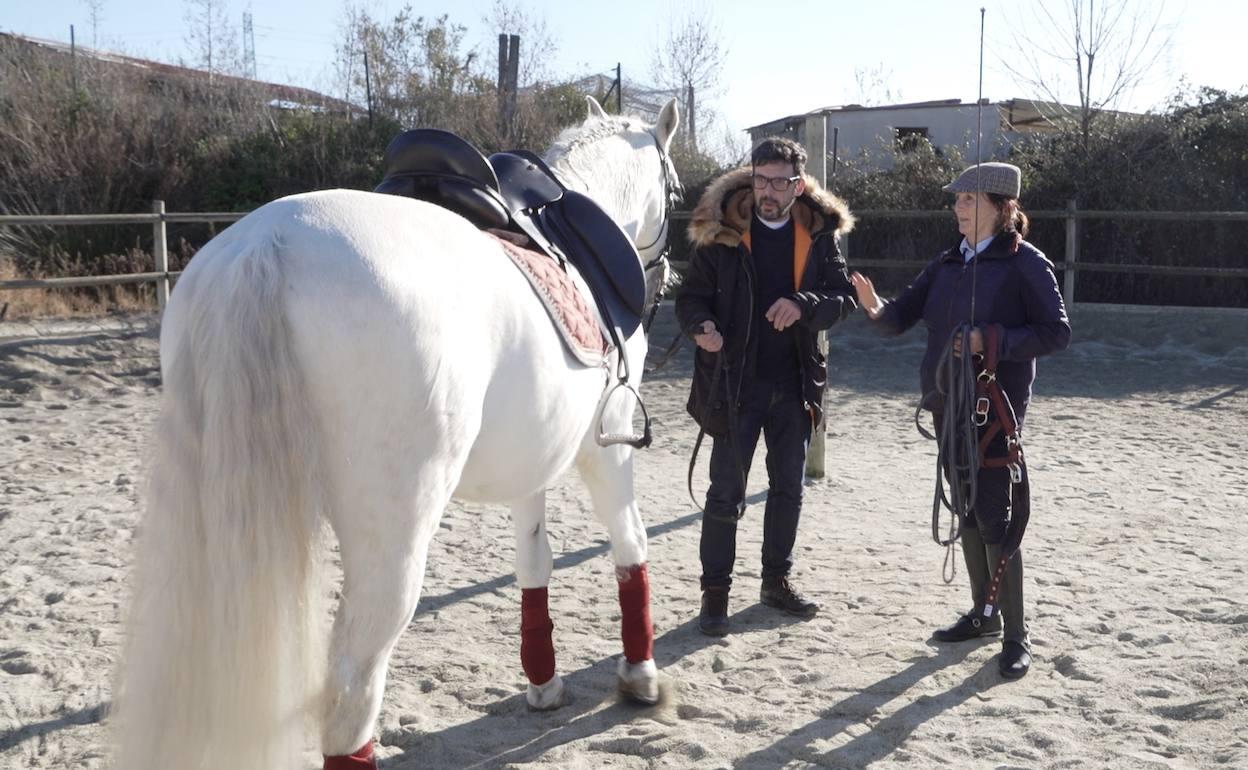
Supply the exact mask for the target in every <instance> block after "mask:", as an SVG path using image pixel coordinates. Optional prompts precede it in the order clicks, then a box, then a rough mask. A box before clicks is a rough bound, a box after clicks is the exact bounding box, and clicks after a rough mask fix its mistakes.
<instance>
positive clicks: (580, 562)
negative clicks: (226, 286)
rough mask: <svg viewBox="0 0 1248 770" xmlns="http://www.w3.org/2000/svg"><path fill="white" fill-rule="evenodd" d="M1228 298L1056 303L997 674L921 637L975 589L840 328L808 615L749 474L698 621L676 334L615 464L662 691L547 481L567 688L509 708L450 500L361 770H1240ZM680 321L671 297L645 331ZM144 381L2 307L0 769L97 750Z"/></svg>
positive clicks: (151, 358)
mask: <svg viewBox="0 0 1248 770" xmlns="http://www.w3.org/2000/svg"><path fill="white" fill-rule="evenodd" d="M1246 319H1248V315H1244V314H1242V313H1241V314H1234V313H1200V314H1185V313H1182V312H1177V311H1167V312H1164V313H1163V312H1160V311H1159V312H1150V313H1124V312H1100V311H1097V312H1093V311H1092V310H1091V309H1088V310H1086V311H1085V310H1082V309H1081V310H1080V313H1079V314H1078V315H1077V316H1076V319H1075V320H1076V329H1075V338H1076V341H1075V342H1074V344H1073V345H1072V347H1071V348H1070V350H1068V351H1067V352H1065V353H1063V354H1060V355H1058V356H1056V357H1053V358H1051V359H1046V360H1044V361H1042V363H1041V371H1040V377H1039V380H1038V383H1037V388H1036V393H1037V396H1036V399H1035V401H1034V403H1033V405H1032V407H1031V409H1030V411H1029V412H1028V425H1027V433H1026V442H1027V452H1028V461H1029V467H1030V469H1031V474H1032V489H1033V503H1032V519H1031V525H1030V528H1029V530H1028V534H1027V537H1026V540H1025V542H1024V548H1025V549H1026V555H1027V576H1026V591H1027V605H1028V610H1029V613H1030V622H1031V630H1032V638H1033V642H1034V645H1035V653H1036V660H1035V664H1034V666H1033V670H1032V672H1031V674H1030V675H1029V676H1028V677H1026V678H1025V679H1023V680H1022V681H1020V682H1016V683H1005V682H1003V681H1002V680H1001V679H1000V677H999V676H998V674H997V670H996V663H995V660H994V657H995V655H996V653H997V652H998V650H999V642H998V641H996V640H990V641H984V642H971V643H965V644H961V645H953V646H941V645H936V644H935V643H933V642H931V641H930V640H929V637H930V633H931V631H932V629H933V628H935V627H937V626H939V625H943V624H945V623H947V622H949V621H951V620H952V619H953V618H954V617H955V616H956V615H957V613H959V612H961V611H963V610H965V609H966V608H967V606H969V605H968V591H967V589H966V587H965V574H964V570H963V569H962V567H961V564H960V563H959V565H958V574H957V578H956V580H955V582H954V584H952V585H946V584H945V583H944V582H943V581H942V579H941V562H942V559H943V557H944V551H943V549H941V548H940V547H939V546H937V545H935V544H934V543H933V542H932V540H931V536H930V505H931V494H932V483H933V482H932V479H933V465H934V448H933V445H932V444H931V443H930V442H927V441H925V440H923V439H922V438H921V437H920V436H919V435H918V434H917V433H916V432H915V429H914V426H913V423H912V422H911V413H912V411H913V403H914V399H915V395H916V392H915V391H916V389H917V365H918V359H919V356H920V353H921V346H920V343H919V340H918V338H917V335H911V336H907V337H903V338H901V339H899V340H885V339H882V338H879V337H877V336H875V335H874V334H872V333H871V332H870V331H868V330H866V329H865V328H863V323H862V322H861V320H860V319H855V320H853V321H851V322H849V323H847V324H846V325H845V328H843V329H841V330H839V331H838V332H837V333H835V334H834V335H833V338H832V360H833V371H832V374H831V383H830V385H831V387H830V392H829V397H828V418H829V419H828V429H827V453H826V464H827V469H828V474H827V477H826V478H824V479H822V480H819V481H812V482H811V483H810V485H809V486H808V488H807V492H806V502H805V507H804V513H803V519H802V525H801V529H800V531H799V534H798V544H797V551H796V558H797V566H796V568H795V572H794V579H795V582H797V583H798V585H799V586H800V588H802V589H803V590H804V591H805V592H806V593H807V594H808V595H810V596H811V597H812V598H815V599H817V600H818V601H819V602H821V603H822V605H823V611H822V612H821V613H820V614H819V615H818V616H817V617H816V618H814V619H813V620H810V621H806V622H795V621H792V620H790V619H788V618H785V617H784V616H781V615H779V614H777V613H775V612H774V611H772V610H770V609H768V608H765V607H763V606H761V605H760V604H758V602H757V597H758V574H759V562H758V552H759V547H760V542H761V516H762V504H761V503H762V499H763V498H764V495H765V479H764V478H763V475H762V474H761V472H756V473H755V474H754V476H753V477H752V478H751V480H750V489H751V493H752V495H751V501H752V502H753V503H754V504H753V505H752V506H751V508H750V509H749V512H748V513H747V518H746V519H745V520H744V521H743V523H742V527H741V530H740V535H739V543H738V562H737V572H736V584H735V586H734V589H733V593H732V598H731V605H730V614H731V622H732V626H733V632H732V633H731V634H730V635H729V636H727V637H725V638H723V639H711V638H708V637H705V636H702V635H701V634H699V633H698V631H697V628H696V623H695V616H696V614H697V610H698V598H699V592H698V574H699V565H698V555H697V553H698V551H697V548H698V533H699V526H700V519H699V517H700V513H699V510H698V509H697V507H696V506H695V505H694V504H693V503H692V502H691V501H690V500H689V497H688V495H687V493H686V492H685V468H686V464H687V462H688V459H689V455H690V451H691V448H692V445H693V440H694V437H695V435H696V433H695V430H694V426H693V424H692V422H691V421H690V420H689V419H688V418H687V417H686V416H685V414H684V409H683V405H684V402H685V398H686V394H687V389H688V377H689V371H690V365H691V364H690V361H691V358H690V354H689V351H688V349H685V350H684V351H682V353H681V354H680V355H678V356H677V357H676V358H675V359H674V360H673V361H672V363H670V364H669V365H668V366H667V367H666V368H664V369H663V370H661V371H659V372H657V373H655V374H654V375H652V376H651V377H650V378H649V379H648V380H647V382H646V385H645V387H644V393H645V395H646V398H647V405H648V407H649V409H650V413H651V414H652V415H653V416H654V418H655V423H656V425H655V430H656V436H657V438H656V441H655V444H654V446H653V448H651V449H649V450H647V451H645V452H642V453H640V455H639V457H638V461H637V479H636V482H637V491H638V499H639V504H640V506H641V509H642V512H643V515H644V517H645V519H646V523H647V525H648V527H649V533H650V571H651V580H652V590H653V613H654V622H655V629H656V640H655V657H656V659H657V662H658V665H659V667H660V669H661V671H662V675H663V683H664V684H663V686H664V700H663V702H662V703H661V704H660V705H659V706H658V707H655V708H649V709H647V708H640V707H636V706H632V705H629V704H625V703H622V702H620V700H619V699H618V697H617V696H616V695H615V693H614V691H613V687H614V677H615V658H616V656H618V655H619V654H620V644H619V641H618V623H619V618H618V610H617V608H616V603H615V581H614V578H613V569H612V564H611V560H610V556H609V553H608V549H607V545H606V541H605V532H604V531H603V530H602V529H601V528H600V527H599V526H598V525H597V524H596V523H595V522H594V520H593V518H592V515H591V513H590V511H589V504H588V496H587V495H586V493H585V492H584V488H583V486H582V485H581V484H580V482H579V481H578V480H577V479H576V478H575V476H574V475H570V476H569V477H567V478H566V479H565V480H564V482H563V483H561V484H560V485H559V486H558V487H556V488H555V489H553V490H551V492H550V494H549V496H548V501H549V506H550V510H549V529H550V532H551V535H552V546H553V547H554V549H555V554H556V571H555V575H554V578H553V580H552V584H551V589H550V594H551V610H552V616H553V617H554V620H555V624H556V628H555V641H556V646H557V654H558V663H559V670H560V671H561V673H562V674H563V676H564V678H565V681H566V684H567V686H568V688H569V693H570V696H571V698H570V702H569V703H568V704H567V705H565V706H564V707H563V708H561V709H559V710H557V711H554V712H550V713H533V712H530V711H529V710H528V709H527V708H526V706H525V701H524V695H523V691H524V684H525V680H524V676H523V674H522V672H521V670H520V666H519V635H518V627H519V617H520V616H519V590H518V589H517V587H516V585H515V582H514V580H513V577H512V574H511V561H512V539H511V528H510V525H509V523H508V520H507V515H506V511H505V509H502V508H498V507H481V506H467V505H461V504H458V503H455V504H453V505H452V506H451V507H450V508H449V509H448V510H447V512H446V515H445V517H444V520H443V522H442V524H441V529H440V531H439V534H438V536H437V538H436V540H435V542H434V544H433V547H432V550H431V554H430V567H429V570H428V575H427V578H426V581H425V590H424V596H423V598H422V600H421V603H420V607H419V608H418V610H417V613H416V616H415V618H414V619H413V621H412V623H411V625H410V627H409V629H408V631H407V633H406V634H405V635H404V636H403V638H402V639H401V640H400V642H399V645H398V648H397V649H396V651H395V655H394V658H393V660H392V662H391V666H390V682H389V686H388V690H387V693H386V697H385V702H384V706H383V710H382V715H381V718H380V721H379V724H378V728H377V736H378V739H379V742H378V754H379V756H380V757H381V759H382V767H383V768H391V769H392V770H399V769H404V770H406V769H408V768H411V769H412V770H415V768H429V767H434V768H441V767H445V768H463V767H513V766H514V767H520V766H525V767H537V768H604V767H612V768H647V767H671V768H721V767H735V768H806V767H831V768H861V767H872V768H893V767H899V768H900V767H906V768H928V767H958V768H968V767H969V768H980V767H983V768H1124V769H1125V768H1131V769H1133V770H1134V769H1136V768H1248V677H1246V676H1245V671H1246V670H1248V574H1246V572H1248V515H1246V514H1248V437H1246V436H1245V428H1248V332H1246V331H1245V328H1246V327H1248V323H1246ZM673 328H674V327H673V322H672V319H671V313H670V308H665V309H664V311H663V312H662V313H661V315H660V321H659V324H658V326H657V328H656V330H655V334H654V337H653V340H654V346H655V347H658V346H660V345H663V344H666V343H667V342H668V340H670V339H671V337H672V334H673ZM159 394H160V381H159V365H158V346H157V341H156V330H155V325H154V321H153V319H151V318H145V317H135V318H128V319H120V320H118V319H112V320H108V321H100V322H95V323H85V322H44V323H40V324H19V323H14V322H7V323H0V767H4V768H51V767H103V766H105V765H106V757H107V743H106V742H107V735H108V734H107V730H106V724H105V722H104V717H105V715H106V713H107V705H108V703H109V701H110V697H111V681H110V680H111V674H112V667H113V665H114V663H115V657H116V655H117V654H118V649H119V647H118V645H119V641H120V639H119V633H120V632H119V629H120V621H121V611H122V607H123V606H124V601H125V596H126V583H127V578H128V565H129V559H130V544H131V537H132V533H133V531H134V527H135V523H136V520H137V490H138V488H139V486H140V484H141V480H142V474H143V471H142V457H143V449H144V444H145V441H146V434H147V431H148V429H149V428H150V426H151V424H152V422H153V420H154V418H155V414H156V410H157V408H158V402H159ZM761 451H762V450H761V449H760V452H761ZM708 456H709V454H706V453H704V454H703V456H702V459H701V461H700V468H699V470H698V473H697V475H696V476H695V489H696V491H697V493H698V494H699V496H700V495H701V494H702V493H703V492H704V491H705V485H706V459H707V457H708ZM757 466H758V467H759V468H760V469H761V462H759V463H758V464H757Z"/></svg>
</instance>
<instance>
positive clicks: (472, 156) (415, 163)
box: [374, 128, 511, 229]
mask: <svg viewBox="0 0 1248 770" xmlns="http://www.w3.org/2000/svg"><path fill="white" fill-rule="evenodd" d="M383 164H384V168H385V175H384V177H383V178H382V180H381V184H379V185H377V187H376V189H375V190H374V192H379V193H389V194H391V195H402V196H404V197H407V198H417V199H419V200H424V201H429V202H430V203H434V204H437V205H439V206H441V207H443V208H446V209H450V210H451V211H454V212H455V213H456V214H459V215H460V216H462V217H463V218H465V219H467V220H468V221H469V222H472V223H473V224H475V225H476V226H477V227H480V228H482V229H485V228H489V227H497V228H505V227H507V225H508V224H509V223H510V221H511V217H510V216H509V215H508V213H507V207H506V205H505V204H504V203H503V200H502V198H501V197H500V196H499V192H498V189H499V188H498V177H497V176H495V174H494V169H493V168H491V167H490V164H489V162H488V161H487V160H486V159H485V156H484V155H482V154H481V151H480V150H478V149H477V148H476V147H473V146H472V145H471V144H469V143H468V142H467V141H465V140H464V139H461V138H460V137H458V136H456V135H455V134H452V133H451V132H450V131H442V130H440V129H437V128H416V129H412V130H411V131H404V132H403V133H401V134H399V135H398V136H396V137H395V138H394V139H392V140H391V141H390V144H389V146H387V147H386V154H385V159H384V161H383Z"/></svg>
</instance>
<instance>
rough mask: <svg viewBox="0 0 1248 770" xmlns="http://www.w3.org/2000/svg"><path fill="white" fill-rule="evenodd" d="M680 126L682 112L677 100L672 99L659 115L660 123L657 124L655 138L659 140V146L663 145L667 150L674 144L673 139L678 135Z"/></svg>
mask: <svg viewBox="0 0 1248 770" xmlns="http://www.w3.org/2000/svg"><path fill="white" fill-rule="evenodd" d="M679 125H680V110H679V109H677V107H676V99H675V97H673V98H672V100H671V101H670V102H668V103H667V104H666V105H664V106H663V110H662V111H661V112H660V113H659V122H658V123H657V124H655V137H656V138H657V139H658V140H659V144H661V145H663V149H664V150H666V149H667V147H668V145H669V144H671V142H672V137H673V136H675V135H676V128H677V127H678V126H679Z"/></svg>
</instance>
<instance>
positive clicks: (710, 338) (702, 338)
mask: <svg viewBox="0 0 1248 770" xmlns="http://www.w3.org/2000/svg"><path fill="white" fill-rule="evenodd" d="M693 341H694V343H695V344H696V345H697V346H698V347H700V348H702V349H703V350H705V351H706V352H707V353H718V352H719V351H720V350H721V349H723V347H724V337H723V335H722V334H720V333H719V331H718V330H717V329H716V328H715V322H714V321H703V322H702V331H701V332H700V333H698V334H695V335H693Z"/></svg>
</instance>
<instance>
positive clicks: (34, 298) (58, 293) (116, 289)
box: [0, 257, 156, 320]
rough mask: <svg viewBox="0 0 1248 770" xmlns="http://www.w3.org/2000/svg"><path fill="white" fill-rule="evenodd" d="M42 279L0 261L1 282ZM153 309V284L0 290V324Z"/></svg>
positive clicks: (154, 301) (2, 259)
mask: <svg viewBox="0 0 1248 770" xmlns="http://www.w3.org/2000/svg"><path fill="white" fill-rule="evenodd" d="M39 277H41V276H30V275H19V274H18V272H17V270H16V269H14V267H13V263H12V261H10V260H9V259H5V258H2V257H0V281H12V280H23V279H27V278H39ZM155 309H156V287H155V285H153V284H127V285H124V286H95V287H78V288H64V289H0V320H16V319H26V318H81V317H91V316H102V315H108V314H110V313H135V312H143V311H151V310H155Z"/></svg>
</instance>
